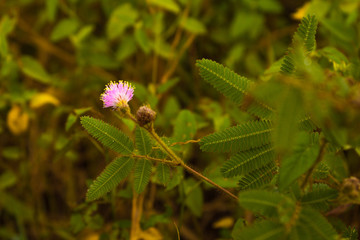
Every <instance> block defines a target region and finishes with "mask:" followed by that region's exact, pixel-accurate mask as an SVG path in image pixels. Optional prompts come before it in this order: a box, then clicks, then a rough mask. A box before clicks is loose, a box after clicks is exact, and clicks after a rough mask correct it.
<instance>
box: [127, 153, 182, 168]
mask: <svg viewBox="0 0 360 240" xmlns="http://www.w3.org/2000/svg"><path fill="white" fill-rule="evenodd" d="M131 157H135V158H145V159H148V160H151V161H156V162H161V163H166V164H170V165H175V166H176V165H180V164H179V163H176V162H174V161H169V160H166V159H162V158H154V157H149V156H146V155H137V154H132V155H131Z"/></svg>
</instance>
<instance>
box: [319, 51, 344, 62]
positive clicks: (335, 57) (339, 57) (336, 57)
mask: <svg viewBox="0 0 360 240" xmlns="http://www.w3.org/2000/svg"><path fill="white" fill-rule="evenodd" d="M319 53H320V54H322V55H323V56H324V57H326V58H327V59H329V61H330V62H333V63H336V64H348V63H349V60H348V59H347V58H346V56H345V55H344V54H343V53H342V52H340V51H339V50H337V49H336V48H334V47H324V48H322V49H321V50H320V51H319Z"/></svg>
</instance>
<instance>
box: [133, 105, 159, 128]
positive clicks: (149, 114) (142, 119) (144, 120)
mask: <svg viewBox="0 0 360 240" xmlns="http://www.w3.org/2000/svg"><path fill="white" fill-rule="evenodd" d="M155 118H156V112H155V111H153V110H152V109H151V108H149V107H147V106H141V107H140V108H139V110H138V111H137V112H136V120H137V121H138V123H139V125H140V126H145V125H147V124H149V123H151V122H153V121H154V120H155Z"/></svg>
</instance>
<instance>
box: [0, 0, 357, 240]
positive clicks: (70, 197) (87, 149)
mask: <svg viewBox="0 0 360 240" xmlns="http://www.w3.org/2000/svg"><path fill="white" fill-rule="evenodd" d="M359 9H360V1H358V0H334V1H326V0H312V1H285V0H239V1H237V0H226V1H208V0H193V1H191V0H146V1H145V0H143V1H141V0H139V1H129V0H121V1H119V0H83V1H82V0H81V1H80V0H9V1H7V0H6V1H0V16H1V17H0V114H1V118H0V134H1V139H0V169H1V170H0V238H1V239H128V238H129V236H130V230H129V229H130V225H131V208H132V206H133V204H132V196H133V190H132V188H133V186H132V185H130V184H128V182H121V183H120V187H119V188H117V189H116V190H113V191H112V193H111V194H109V195H107V196H106V197H105V198H103V199H102V200H98V201H96V202H92V203H89V202H85V196H86V190H87V188H88V186H89V184H90V179H94V178H95V177H96V176H97V175H98V174H99V173H100V172H101V171H102V170H103V169H104V168H105V165H107V164H108V163H109V162H110V160H111V159H113V158H114V157H115V156H116V153H115V152H112V151H108V150H107V149H104V148H103V146H101V145H100V144H98V143H97V142H96V141H94V139H92V138H90V137H89V136H88V135H87V134H86V133H85V132H84V131H83V130H82V128H81V126H80V124H79V118H80V116H82V115H84V114H85V113H86V114H88V115H92V116H94V117H96V118H101V119H104V120H106V122H108V123H111V124H112V125H115V126H116V127H118V128H120V129H121V130H122V131H124V132H125V133H126V134H128V135H132V136H134V135H133V134H134V133H133V130H134V127H135V126H134V124H133V123H132V122H129V121H127V120H125V119H121V118H120V117H119V116H118V115H117V114H116V113H115V112H112V111H108V110H103V109H102V106H101V101H100V100H99V96H100V93H101V92H102V91H103V88H104V86H105V85H106V84H107V83H108V82H109V81H112V80H117V79H124V80H127V81H130V82H132V83H133V84H134V85H135V86H136V90H135V99H134V100H133V101H131V102H130V105H131V108H132V109H137V108H138V107H139V106H140V105H142V104H144V103H147V104H149V105H150V106H151V107H152V108H153V109H155V110H156V111H157V112H158V117H157V119H156V122H155V126H156V129H157V130H158V132H159V133H160V134H161V135H166V136H172V137H171V138H170V139H168V141H169V144H171V143H174V142H179V141H186V140H189V139H198V138H201V137H203V136H205V135H206V134H209V133H212V132H214V131H220V130H223V129H226V128H228V127H230V126H232V125H235V124H239V123H243V122H244V121H247V120H252V119H253V117H252V115H250V114H247V113H245V112H242V111H241V110H240V109H239V108H238V107H237V106H236V105H235V104H234V103H233V102H231V101H228V100H227V99H225V98H223V97H222V96H220V95H219V94H218V93H217V92H216V91H215V90H214V89H213V88H212V87H210V86H208V85H207V84H206V83H205V82H204V81H202V80H201V78H200V75H199V74H198V70H197V69H196V66H195V61H196V60H197V59H200V58H208V59H212V60H215V61H217V62H220V63H223V64H224V65H226V66H227V67H229V68H231V69H233V70H234V71H235V72H237V73H240V75H242V76H245V77H247V78H249V79H251V80H254V81H255V82H256V83H258V84H257V86H256V88H255V89H254V90H253V94H254V96H256V97H257V98H259V99H263V100H270V102H271V101H272V103H274V105H276V106H277V107H278V109H280V114H279V115H278V120H277V121H278V123H281V124H282V126H284V128H285V129H280V128H278V129H279V132H277V134H278V135H275V136H284V134H283V133H284V132H287V131H286V128H290V127H291V126H290V125H289V124H288V125H287V124H286V123H287V122H286V121H285V122H281V121H282V119H289V117H290V118H291V117H293V115H292V114H290V113H289V110H293V108H294V106H293V105H291V103H294V102H297V101H298V102H301V103H302V104H303V107H304V108H306V109H311V111H310V114H311V115H312V117H314V119H313V120H314V121H315V122H316V123H322V124H323V125H322V127H325V128H326V129H328V131H326V132H324V134H325V135H326V137H327V138H328V139H333V142H336V143H337V146H338V147H340V148H341V149H342V152H341V154H340V156H339V155H331V154H329V155H325V156H324V159H325V162H326V164H327V165H328V166H330V167H331V169H336V171H335V173H334V177H335V178H336V179H344V178H346V177H348V176H357V177H360V166H359V153H360V150H359V148H358V147H356V146H358V143H359V140H360V139H359V134H358V131H359V129H360V126H359V122H360V121H358V119H357V116H358V113H357V111H358V106H359V104H360V87H359V79H360V60H359V58H360V56H359V55H360V52H359V44H358V43H359V40H360V39H359V38H360V35H359V34H360V24H359V22H360V21H359V12H360V11H359ZM306 14H314V15H315V16H316V17H317V19H318V21H319V27H318V31H317V35H316V46H315V48H316V49H317V51H316V56H311V57H315V58H317V59H318V60H319V61H318V64H317V65H312V66H314V67H313V68H312V69H308V71H304V69H305V70H306V69H307V66H308V65H306V64H304V61H303V62H302V63H303V65H301V64H297V66H299V69H300V72H302V73H304V72H305V74H307V75H306V76H307V79H308V80H309V81H310V82H309V83H308V82H301V81H295V82H294V84H295V85H297V86H300V87H299V88H298V89H301V90H299V91H306V87H307V86H308V85H311V86H314V85H313V83H319V84H318V85H316V86H317V87H318V89H319V92H316V91H315V92H312V93H314V94H308V95H306V96H303V95H301V94H299V93H298V92H296V91H298V90H294V89H293V88H289V89H285V91H283V88H280V89H281V91H279V86H278V85H276V84H274V83H273V82H271V81H270V79H272V78H273V76H274V74H275V73H277V72H279V70H280V68H281V63H282V59H281V57H282V56H284V53H286V52H287V51H288V46H289V44H290V43H291V41H292V39H291V36H292V34H293V33H294V32H295V30H296V28H297V26H298V24H299V20H300V19H301V18H302V17H303V16H305V15H306ZM297 53H298V52H296V51H295V53H294V54H295V56H297V57H296V59H302V58H301V57H302V56H301V55H296V54H297ZM299 62H301V61H298V62H297V63H299ZM286 80H287V79H286V78H285V79H284V81H286ZM320 90H326V91H320ZM294 91H295V92H294ZM279 92H281V94H279ZM324 92H326V94H327V93H328V92H330V95H326V94H325V93H324ZM298 94H299V95H300V97H299V95H298ZM319 96H320V97H322V98H319ZM304 97H306V99H304ZM279 99H280V100H279ZM329 99H330V100H329ZM332 99H336V100H338V101H335V102H334V101H332ZM246 100H247V99H245V100H244V101H246ZM349 102H351V104H353V106H357V108H356V107H351V108H350V107H349V104H348V103H349ZM283 103H289V104H283ZM334 106H335V107H334ZM182 109H187V110H182ZM334 109H335V110H334ZM295 120H297V119H295V118H293V119H292V121H295ZM189 124H190V126H191V127H189V128H187V127H186V126H189ZM184 130H186V132H184V133H185V134H182V133H183V131H184ZM281 130H283V131H281ZM275 139H276V137H275ZM301 140H303V139H295V138H294V139H292V137H291V136H286V137H284V138H278V140H276V142H277V151H279V152H281V153H283V152H282V151H283V150H284V148H285V147H286V146H288V144H287V143H289V142H291V143H294V144H295V143H296V142H297V141H300V142H301ZM173 148H174V149H175V150H176V151H179V152H181V153H182V154H183V157H184V158H185V160H186V161H187V162H188V163H190V164H191V165H194V166H195V168H198V169H205V174H206V175H207V176H209V177H211V178H212V179H213V180H214V181H216V182H217V183H218V184H220V185H222V186H224V187H234V186H236V183H237V182H238V180H239V178H234V179H224V178H223V177H222V176H221V173H220V167H219V166H221V165H222V163H223V162H224V161H225V156H224V155H222V154H214V153H212V154H208V153H201V152H200V151H199V150H198V149H199V148H198V146H197V145H195V146H189V145H184V146H182V145H175V146H173ZM285 150H286V149H285ZM285 150H284V151H285ZM295 151H297V149H295ZM299 151H300V150H299ZM159 154H160V153H159ZM284 154H285V153H284ZM157 157H162V156H157ZM287 161H290V162H291V161H292V159H287ZM156 167H157V170H158V171H157V172H156V175H151V176H150V184H149V185H148V187H147V188H146V190H145V193H144V194H146V195H145V196H146V197H145V199H143V200H142V201H143V208H144V212H143V216H142V219H140V220H139V221H140V223H141V227H142V229H143V232H142V234H143V236H142V237H143V238H145V239H159V238H156V236H158V237H159V236H162V238H163V239H176V238H177V229H178V230H179V232H180V234H181V237H182V238H184V239H215V238H224V239H226V238H231V231H232V226H233V222H234V221H235V220H236V219H238V218H242V217H244V216H245V217H246V216H248V215H247V213H246V212H245V213H244V211H243V209H239V207H238V205H237V204H236V203H233V202H232V200H231V199H228V198H227V197H226V196H222V195H221V194H219V193H218V192H216V191H214V190H213V189H211V188H209V186H208V185H205V184H201V182H200V181H199V180H197V179H194V178H191V177H189V176H187V175H185V174H184V173H183V171H182V169H177V168H176V169H175V171H172V172H171V176H170V173H169V172H170V171H169V169H168V166H167V165H157V166H156ZM285 167H286V165H285ZM148 168H149V167H148ZM325 168H326V167H324V169H325ZM159 169H162V170H163V171H159ZM295 170H296V171H295ZM300 170H301V169H294V172H295V173H294V174H297V175H298V174H301V173H299V171H300ZM320 171H321V169H320V170H319V175H321V174H320ZM294 177H295V176H294ZM279 178H282V176H280V177H279ZM320 179H321V178H320ZM282 182H284V181H282ZM156 183H159V185H157V184H156ZM166 183H167V184H166ZM165 184H166V188H165V189H164V188H163V187H162V186H160V185H165ZM289 185H291V183H290V182H289ZM285 187H287V186H284V188H285ZM290 187H293V188H295V187H294V186H293V185H291V186H290ZM140 188H142V186H139V189H140ZM319 188H321V187H319ZM315 190H317V189H315ZM320 190H322V188H321V189H320ZM320 190H319V191H320ZM294 191H295V190H294ZM254 194H255V195H256V194H257V193H254ZM308 194H311V192H310V193H308ZM314 194H316V193H314ZM329 194H330V193H329ZM330 195H331V194H330ZM307 196H308V195H307ZM276 197H278V198H279V199H281V198H285V197H284V196H282V195H281V196H280V195H279V196H276ZM329 199H330V197H329ZM303 201H304V202H306V196H304V198H303ZM243 204H244V203H243ZM288 204H289V205H292V204H293V203H292V202H291V201H290V203H288ZM244 206H246V203H245V205H244ZM256 207H257V206H255V210H256V209H257V208H256ZM249 208H250V210H254V209H252V206H250V207H249ZM350 210H351V211H346V210H342V209H333V212H330V213H329V214H330V215H334V216H338V217H339V218H340V219H341V220H343V221H344V222H345V223H346V225H349V226H350V225H351V226H355V227H357V228H358V227H359V225H360V222H359V219H358V218H356V216H358V214H359V212H358V207H356V206H351V207H350ZM277 211H280V212H281V209H280V210H279V209H278V210H277ZM307 211H308V213H309V214H310V215H312V216H313V217H314V218H319V215H318V214H319V213H317V212H315V213H314V212H313V210H307ZM194 216H197V217H198V218H195V219H194ZM281 216H285V217H286V216H287V214H282V215H281ZM225 217H230V218H231V219H232V222H230V223H229V224H225V225H220V226H222V227H214V226H215V225H213V223H215V222H217V221H220V220H222V219H223V218H225ZM300 217H301V216H300ZM246 220H249V217H248V219H246ZM284 221H285V220H284ZM261 224H262V226H259V225H257V226H255V227H254V228H253V230H251V229H250V230H247V231H248V233H247V234H250V235H249V236H251V234H253V233H254V232H256V231H258V230H259V229H261V230H263V229H274V228H279V229H280V228H281V226H280V225H276V226H275V225H274V223H272V222H268V221H265V222H263V223H261ZM324 225H325V227H327V226H328V225H327V223H324ZM333 225H334V226H336V228H337V227H338V228H339V229H341V230H339V232H341V231H343V229H346V227H345V228H343V227H341V226H342V225H341V223H336V224H333ZM235 226H236V227H234V232H233V236H236V231H238V230H239V229H240V230H241V229H242V227H243V223H242V220H238V221H237V222H236V224H235ZM355 235H356V231H353V230H352V228H351V227H349V228H347V230H346V232H345V233H344V235H343V237H348V239H356V238H355ZM149 236H152V237H153V238H150V237H149ZM154 236H155V237H154ZM146 237H148V238H146Z"/></svg>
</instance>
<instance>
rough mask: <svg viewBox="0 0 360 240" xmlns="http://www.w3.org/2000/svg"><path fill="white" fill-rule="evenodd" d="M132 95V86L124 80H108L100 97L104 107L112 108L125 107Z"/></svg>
mask: <svg viewBox="0 0 360 240" xmlns="http://www.w3.org/2000/svg"><path fill="white" fill-rule="evenodd" d="M133 96H134V87H133V86H131V84H130V83H128V82H126V81H119V83H116V82H110V83H109V84H108V85H107V86H106V88H105V92H104V93H103V94H101V96H100V99H101V100H102V101H103V102H104V108H107V107H112V108H113V109H115V110H116V109H117V108H121V107H127V106H128V102H129V101H130V100H131V99H132V97H133Z"/></svg>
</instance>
